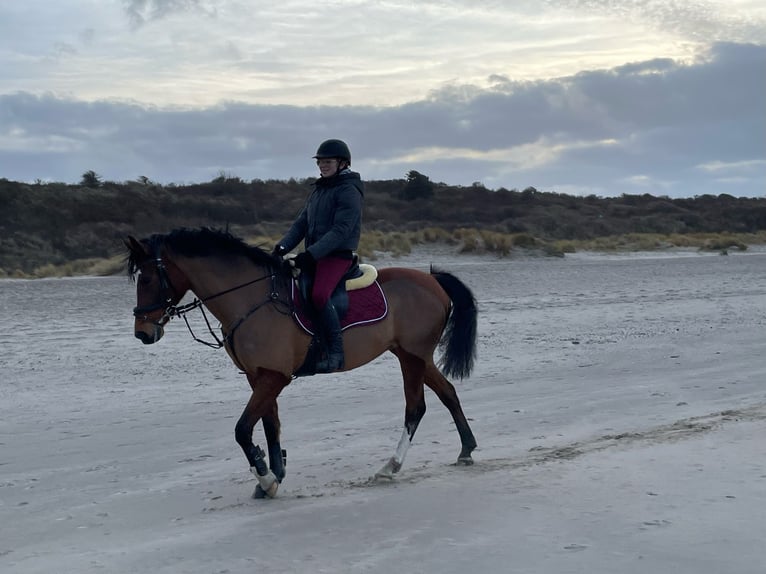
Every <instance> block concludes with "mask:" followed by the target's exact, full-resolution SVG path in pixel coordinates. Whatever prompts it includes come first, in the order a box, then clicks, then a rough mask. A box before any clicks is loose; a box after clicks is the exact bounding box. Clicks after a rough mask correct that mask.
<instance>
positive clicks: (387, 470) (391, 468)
mask: <svg viewBox="0 0 766 574" xmlns="http://www.w3.org/2000/svg"><path fill="white" fill-rule="evenodd" d="M401 468H402V463H400V462H399V461H397V460H396V459H395V458H394V457H393V456H392V457H391V458H390V459H388V462H387V463H386V464H384V465H383V468H381V469H380V470H379V471H378V472H376V473H375V478H376V479H381V478H383V479H386V480H393V478H394V474H396V473H397V472H399V471H400V470H401Z"/></svg>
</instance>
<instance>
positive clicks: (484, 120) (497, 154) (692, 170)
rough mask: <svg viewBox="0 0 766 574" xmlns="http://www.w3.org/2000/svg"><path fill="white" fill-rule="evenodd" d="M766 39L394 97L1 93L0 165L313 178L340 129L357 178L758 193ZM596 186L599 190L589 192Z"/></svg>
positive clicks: (765, 183)
mask: <svg viewBox="0 0 766 574" xmlns="http://www.w3.org/2000/svg"><path fill="white" fill-rule="evenodd" d="M764 65H766V47H764V46H757V45H752V44H732V43H721V44H716V45H715V46H713V47H712V49H711V50H710V51H709V53H708V54H706V55H705V57H703V58H700V59H699V60H698V61H696V62H692V63H684V62H678V61H671V60H668V59H652V60H647V61H643V62H634V63H630V64H626V65H621V66H618V67H615V68H611V69H603V70H591V71H587V72H581V73H578V74H574V75H571V76H566V77H562V78H557V79H551V80H538V81H526V82H525V81H513V80H509V79H508V78H506V77H502V76H501V75H496V76H495V77H493V78H492V79H491V80H490V81H488V83H487V85H486V86H484V87H481V86H475V85H462V84H459V83H455V84H453V85H451V86H448V87H445V88H444V89H442V90H437V91H434V92H432V93H431V95H430V96H429V97H428V98H427V99H423V100H421V101H417V102H411V103H407V104H403V105H399V106H388V107H377V106H308V107H307V106H292V105H254V104H247V103H238V102H227V103H224V104H220V105H217V106H211V107H207V108H204V109H188V108H177V107H167V106H166V107H157V106H154V107H153V106H146V105H144V104H139V103H129V102H115V101H106V100H104V101H98V102H91V103H88V102H83V101H80V100H75V99H66V98H61V97H58V96H55V95H52V94H47V95H32V94H29V93H16V94H9V95H0V174H2V176H4V177H9V178H15V179H22V180H28V181H31V180H34V179H36V178H41V179H54V180H63V181H76V180H78V179H79V176H80V175H81V174H82V173H83V172H84V171H86V170H88V169H93V170H94V171H96V172H97V173H99V174H101V175H102V176H104V177H105V178H107V179H113V180H126V179H134V178H136V177H138V176H139V175H146V176H148V177H150V178H151V179H153V180H156V181H160V182H165V183H167V182H188V181H207V180H209V179H212V178H213V177H215V176H216V175H217V174H218V173H219V172H221V171H224V172H226V173H231V174H234V175H238V176H240V177H243V178H245V179H251V178H261V179H268V178H279V179H286V178H289V177H309V176H312V175H314V174H315V167H314V166H313V165H312V162H311V160H310V157H311V155H312V154H313V152H314V150H315V148H316V145H317V144H318V143H319V142H320V141H322V140H324V139H326V138H328V137H340V138H343V139H345V140H347V141H348V142H349V144H350V145H351V148H352V152H353V156H354V167H355V168H357V169H359V170H360V171H361V172H362V174H363V176H364V177H366V178H368V179H391V178H401V177H404V175H405V174H406V173H407V172H408V171H409V170H411V169H416V170H418V171H420V172H421V173H424V174H426V175H428V176H429V177H431V179H432V180H434V181H443V182H446V183H450V184H461V185H470V184H471V183H473V182H475V181H481V182H483V183H484V184H485V185H487V186H488V187H491V188H498V187H506V188H519V189H523V188H524V187H527V186H534V187H536V188H538V189H544V190H566V189H569V190H581V191H582V192H583V193H585V192H588V191H587V190H590V191H589V192H590V193H598V194H616V195H618V194H621V193H647V192H648V193H656V194H662V195H671V196H690V195H697V194H701V193H713V194H717V193H730V194H732V195H762V194H763V193H764V190H766V162H764V161H763V157H764V155H765V153H766V142H765V141H764V138H765V136H764V134H766V113H764V109H763V102H762V85H761V84H762V71H763V69H764ZM594 190H595V191H594Z"/></svg>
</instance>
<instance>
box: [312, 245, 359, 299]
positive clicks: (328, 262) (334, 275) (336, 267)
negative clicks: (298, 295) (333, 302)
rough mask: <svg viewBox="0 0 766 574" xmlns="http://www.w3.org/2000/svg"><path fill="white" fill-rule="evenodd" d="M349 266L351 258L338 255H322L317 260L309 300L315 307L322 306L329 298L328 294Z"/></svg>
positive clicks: (330, 293)
mask: <svg viewBox="0 0 766 574" xmlns="http://www.w3.org/2000/svg"><path fill="white" fill-rule="evenodd" d="M350 267H351V260H350V259H342V258H340V257H323V258H322V259H320V260H318V261H317V267H316V272H315V274H314V287H313V288H312V290H311V301H312V302H313V303H314V308H315V309H323V308H324V306H325V305H326V304H327V301H329V300H330V295H332V292H333V291H335V288H336V287H337V286H338V283H339V282H340V280H341V278H342V277H343V276H344V275H345V274H346V271H348V270H349V268H350Z"/></svg>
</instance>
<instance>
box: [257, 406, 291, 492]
mask: <svg viewBox="0 0 766 574" xmlns="http://www.w3.org/2000/svg"><path fill="white" fill-rule="evenodd" d="M261 422H262V423H263V432H264V434H265V435H266V446H267V450H268V453H269V469H270V470H271V472H272V474H273V475H274V477H275V478H276V480H277V482H278V483H280V484H281V483H282V481H283V480H284V478H285V474H286V472H285V466H286V464H287V451H285V450H282V445H281V444H280V440H279V435H280V429H281V423H280V422H279V411H278V408H277V401H276V400H275V401H274V402H273V403H272V404H271V408H269V410H268V412H267V413H266V414H264V415H263V417H262V418H261ZM267 496H268V493H267V492H266V491H265V490H264V489H263V487H262V486H261V485H260V484H258V485H257V486H256V487H255V492H254V493H253V498H266V497H267Z"/></svg>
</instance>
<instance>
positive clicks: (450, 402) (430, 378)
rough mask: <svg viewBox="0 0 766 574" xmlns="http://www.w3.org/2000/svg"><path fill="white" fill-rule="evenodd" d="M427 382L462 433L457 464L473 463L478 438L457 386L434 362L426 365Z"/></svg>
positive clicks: (458, 430) (460, 433) (459, 432)
mask: <svg viewBox="0 0 766 574" xmlns="http://www.w3.org/2000/svg"><path fill="white" fill-rule="evenodd" d="M425 384H426V385H427V386H428V388H429V389H431V390H432V391H433V392H434V393H436V396H437V397H439V400H440V401H441V402H442V404H443V405H444V406H445V407H447V410H449V412H450V414H451V415H452V419H453V420H454V421H455V426H456V427H457V432H458V434H459V435H460V443H461V445H462V448H461V450H460V455H459V456H458V457H457V464H464V465H470V464H473V458H471V453H472V452H473V449H475V448H476V439H475V438H474V436H473V432H472V431H471V427H470V426H469V425H468V420H466V418H465V414H463V409H462V407H461V406H460V399H458V398H457V391H455V386H454V385H453V384H452V383H450V382H449V381H448V380H447V379H446V377H445V376H444V375H442V374H441V372H440V371H439V369H437V368H436V366H435V365H433V364H430V365H428V366H427V367H426V371H425Z"/></svg>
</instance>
